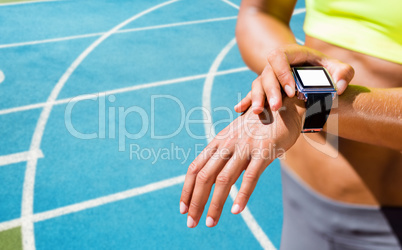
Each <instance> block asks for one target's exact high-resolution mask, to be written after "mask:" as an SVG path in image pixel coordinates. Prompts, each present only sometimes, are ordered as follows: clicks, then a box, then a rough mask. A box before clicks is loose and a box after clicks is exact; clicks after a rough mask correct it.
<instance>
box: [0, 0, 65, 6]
mask: <svg viewBox="0 0 402 250" xmlns="http://www.w3.org/2000/svg"><path fill="white" fill-rule="evenodd" d="M43 2H58V0H38V1H21V2H15V3H0V7H2V6H10V5H22V4H30V3H43Z"/></svg>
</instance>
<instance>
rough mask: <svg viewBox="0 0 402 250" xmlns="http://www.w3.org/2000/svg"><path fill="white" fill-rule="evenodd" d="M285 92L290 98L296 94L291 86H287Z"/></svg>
mask: <svg viewBox="0 0 402 250" xmlns="http://www.w3.org/2000/svg"><path fill="white" fill-rule="evenodd" d="M285 92H286V94H287V95H288V96H291V95H293V93H294V89H292V87H290V85H285Z"/></svg>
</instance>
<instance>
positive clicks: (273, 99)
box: [269, 97, 276, 111]
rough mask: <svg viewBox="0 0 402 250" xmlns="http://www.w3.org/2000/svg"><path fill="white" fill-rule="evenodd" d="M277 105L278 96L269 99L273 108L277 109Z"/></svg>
mask: <svg viewBox="0 0 402 250" xmlns="http://www.w3.org/2000/svg"><path fill="white" fill-rule="evenodd" d="M275 105H276V98H275V97H272V98H270V99H269V106H270V107H271V110H273V111H275V110H274V107H275Z"/></svg>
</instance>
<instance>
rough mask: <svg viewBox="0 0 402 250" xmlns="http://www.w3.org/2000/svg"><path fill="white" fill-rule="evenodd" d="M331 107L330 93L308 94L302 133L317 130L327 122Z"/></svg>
mask: <svg viewBox="0 0 402 250" xmlns="http://www.w3.org/2000/svg"><path fill="white" fill-rule="evenodd" d="M331 107H332V94H331V93H319V94H308V96H307V101H306V115H305V118H304V125H303V129H302V133H311V132H319V131H321V130H322V128H323V127H324V125H325V123H326V122H327V119H328V116H329V113H330V112H331Z"/></svg>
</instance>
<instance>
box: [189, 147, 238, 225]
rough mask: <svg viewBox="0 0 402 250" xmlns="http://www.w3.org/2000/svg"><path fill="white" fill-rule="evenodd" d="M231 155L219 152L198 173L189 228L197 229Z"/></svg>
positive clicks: (190, 205) (190, 209)
mask: <svg viewBox="0 0 402 250" xmlns="http://www.w3.org/2000/svg"><path fill="white" fill-rule="evenodd" d="M229 157H230V155H227V154H226V155H225V154H222V153H221V152H220V151H217V152H216V153H215V154H214V156H212V157H211V158H210V160H209V161H208V162H207V163H206V164H205V166H204V167H203V168H202V169H201V170H200V171H199V172H198V174H197V176H196V180H195V186H194V189H193V194H192V197H191V201H190V204H189V209H188V216H187V226H188V227H190V228H193V227H196V226H197V224H198V221H199V220H200V218H201V215H202V213H203V211H204V207H205V204H206V203H207V201H208V197H209V194H210V192H211V188H212V185H213V184H214V182H215V180H216V176H217V175H218V173H219V172H220V171H221V170H222V168H223V167H224V166H225V165H226V162H227V161H228V160H229Z"/></svg>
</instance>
